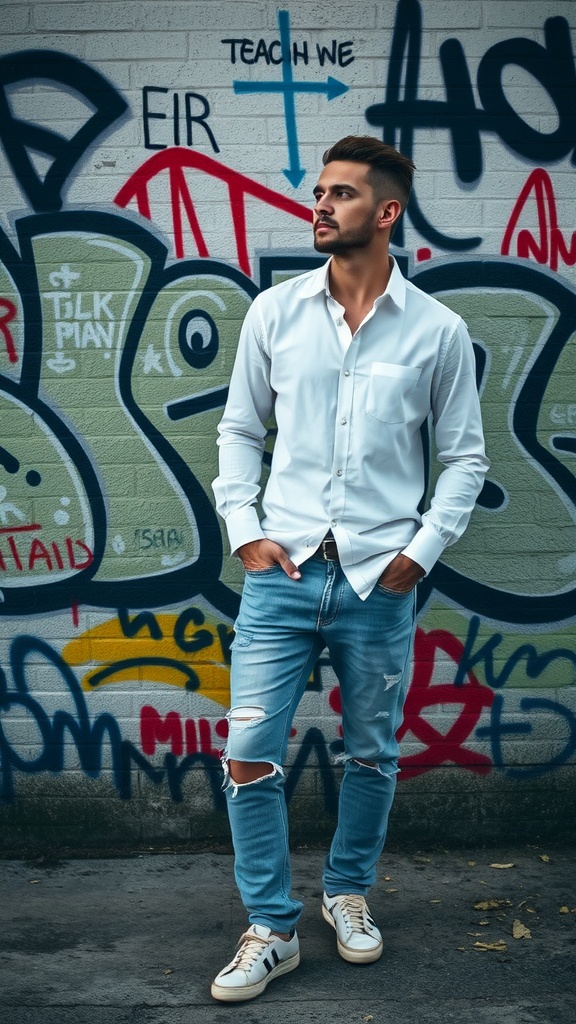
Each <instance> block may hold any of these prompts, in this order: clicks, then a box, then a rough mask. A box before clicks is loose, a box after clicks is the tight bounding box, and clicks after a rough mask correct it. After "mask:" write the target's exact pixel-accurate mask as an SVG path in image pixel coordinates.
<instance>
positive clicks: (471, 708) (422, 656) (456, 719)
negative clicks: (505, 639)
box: [329, 629, 494, 778]
mask: <svg viewBox="0 0 576 1024" xmlns="http://www.w3.org/2000/svg"><path fill="white" fill-rule="evenodd" d="M438 651H443V652H444V653H445V654H447V655H448V656H449V657H450V658H451V659H452V660H453V661H454V663H455V664H456V665H457V664H458V662H459V661H460V658H461V657H462V654H463V653H464V646H463V644H462V643H461V642H460V640H458V639H457V638H456V637H455V636H453V635H452V633H448V632H446V630H443V629H435V630H431V632H430V633H425V632H424V630H422V629H417V630H416V637H415V642H414V669H413V676H412V682H411V684H410V687H409V690H408V696H407V698H406V704H405V707H404V722H403V724H402V725H401V727H400V729H399V730H398V739H399V740H401V739H402V738H403V737H405V736H407V735H408V734H410V736H411V737H414V738H415V739H416V740H418V741H419V742H420V743H421V744H422V745H423V747H424V749H423V750H422V751H420V752H419V753H417V754H408V755H407V756H405V757H401V758H400V762H399V763H400V767H401V768H402V778H411V777H412V776H415V775H421V774H422V773H423V772H427V771H430V769H431V768H437V767H438V766H439V765H441V764H455V765H458V766H459V767H460V768H468V769H470V771H473V772H477V773H478V774H485V773H486V772H488V771H490V768H491V767H492V762H491V760H490V758H489V757H488V756H487V755H486V754H479V753H477V752H476V751H472V750H469V749H468V748H467V747H465V746H464V744H465V743H466V741H467V740H468V739H470V737H471V736H472V734H473V732H474V730H475V728H476V726H477V725H478V722H479V720H480V716H481V715H482V712H483V711H484V709H485V708H489V707H490V706H491V704H492V701H493V700H494V693H493V692H492V690H490V689H488V687H486V686H482V685H481V684H480V683H479V682H478V680H477V679H476V677H475V676H474V674H473V673H472V672H469V673H468V675H467V678H466V682H465V683H464V685H463V686H454V684H453V683H435V682H433V674H434V664H435V659H436V653H437V652H438ZM329 701H330V707H331V708H332V710H333V711H335V712H336V714H341V713H342V704H341V698H340V687H338V686H336V687H334V689H333V690H332V692H331V694H330V698H329ZM439 706H441V707H442V708H444V709H446V708H454V709H455V716H454V715H450V716H448V715H445V714H444V713H443V714H442V718H440V719H439V718H438V715H436V716H435V719H436V724H434V725H433V724H432V722H431V721H429V720H428V718H426V715H425V712H426V710H427V709H429V708H437V707H439ZM446 718H448V719H449V724H448V727H447V728H446V731H444V732H442V731H441V728H440V723H441V722H442V721H444V720H446Z"/></svg>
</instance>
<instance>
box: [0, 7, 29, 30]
mask: <svg viewBox="0 0 576 1024" xmlns="http://www.w3.org/2000/svg"><path fill="white" fill-rule="evenodd" d="M30 10H31V8H30V6H29V5H28V4H3V5H2V7H1V9H0V15H1V17H2V34H3V35H4V33H5V32H6V33H12V32H27V31H28V29H29V28H30Z"/></svg>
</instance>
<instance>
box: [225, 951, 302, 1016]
mask: <svg viewBox="0 0 576 1024" xmlns="http://www.w3.org/2000/svg"><path fill="white" fill-rule="evenodd" d="M299 963H300V950H298V952H297V953H295V954H294V956H290V957H288V959H287V960H281V961H280V963H279V964H276V967H273V968H272V970H271V971H270V973H269V974H267V975H266V977H265V978H262V981H258V982H256V983H255V984H254V985H242V986H241V987H236V988H226V986H224V985H217V984H216V982H215V981H213V982H212V987H211V989H210V992H211V994H212V997H213V999H218V1000H219V1002H223V1003H242V1002H245V1001H246V1000H247V999H255V998H256V996H259V995H262V992H263V991H264V989H265V988H266V986H267V984H268V982H269V981H274V978H279V977H280V975H281V974H288V973H289V972H290V971H294V970H296V968H297V967H298V964H299Z"/></svg>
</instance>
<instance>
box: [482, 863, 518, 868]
mask: <svg viewBox="0 0 576 1024" xmlns="http://www.w3.org/2000/svg"><path fill="white" fill-rule="evenodd" d="M488 866H489V867H491V868H515V867H516V865H515V864H489V865H488Z"/></svg>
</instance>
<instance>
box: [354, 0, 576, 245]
mask: <svg viewBox="0 0 576 1024" xmlns="http://www.w3.org/2000/svg"><path fill="white" fill-rule="evenodd" d="M421 38H422V11H421V6H420V3H419V2H418V0H400V2H399V4H398V7H397V11H396V20H395V23H394V31H393V37H392V45H391V51H390V60H389V64H388V77H387V84H386V101H385V102H384V103H377V104H374V105H373V106H371V107H368V109H367V110H366V119H367V120H368V122H369V123H370V124H373V125H378V126H381V127H382V128H383V129H384V141H385V142H388V143H390V144H391V145H396V144H398V148H399V149H400V150H401V151H402V152H403V153H405V154H406V155H407V156H412V155H413V151H414V134H415V131H416V130H421V129H431V128H434V129H438V128H445V129H447V131H448V132H449V134H450V139H451V145H452V153H453V157H454V168H455V173H456V176H457V177H458V179H459V180H460V181H461V182H463V183H465V184H466V183H472V182H475V181H477V180H478V179H479V178H480V176H481V175H482V171H483V156H482V133H484V132H490V133H493V134H495V135H498V136H499V137H500V138H501V139H502V141H503V142H504V143H505V145H506V146H508V147H509V148H510V149H511V150H512V151H513V152H515V153H517V154H518V155H519V156H522V157H525V158H527V159H529V160H533V161H535V162H550V161H553V160H560V159H562V158H563V157H565V156H568V155H569V154H570V153H571V152H572V162H573V163H574V162H576V151H575V150H574V147H575V143H576V128H575V125H574V116H573V111H574V106H575V105H576V69H575V67H574V52H573V49H572V42H571V38H570V26H569V25H568V22H567V21H566V19H565V18H560V17H556V18H549V19H547V21H546V22H545V24H544V45H541V44H540V43H536V42H535V41H533V40H529V39H523V38H514V39H508V40H503V41H502V42H500V43H496V44H494V46H491V47H490V48H489V49H488V50H487V51H486V53H485V55H484V56H483V57H482V60H481V61H480V64H479V67H478V76H477V80H478V94H479V97H480V100H481V103H482V107H481V108H477V107H476V102H475V99H474V93H473V89H472V81H471V77H470V71H469V68H468V64H467V61H466V55H465V53H464V50H463V48H462V45H461V43H460V42H459V41H458V40H457V39H448V40H446V41H445V42H444V43H442V45H441V47H440V50H439V58H440V65H441V68H442V75H443V79H444V89H445V95H446V99H445V100H422V99H419V98H418V82H419V75H420V56H421ZM509 65H513V66H516V67H519V68H523V69H524V70H525V71H527V72H528V73H529V74H531V75H532V76H533V77H534V78H535V79H536V81H537V82H539V83H540V84H541V85H542V87H543V89H544V90H545V91H546V93H547V94H548V96H549V97H550V99H551V100H552V102H553V104H554V106H555V108H556V111H557V114H558V121H559V123H558V127H557V129H556V130H555V131H554V132H551V133H544V132H541V131H538V130H537V129H535V128H533V127H531V126H530V125H529V124H527V123H526V121H524V119H523V118H522V117H521V116H520V114H518V113H517V111H515V110H514V108H513V106H512V104H511V103H510V102H509V100H508V99H507V97H506V94H505V91H504V84H503V80H502V76H503V71H504V69H505V68H506V67H507V66H509ZM398 135H399V142H398V143H397V137H398ZM408 216H409V217H410V219H411V220H412V222H413V224H414V227H415V228H416V229H417V230H418V231H419V232H420V233H421V234H422V235H423V236H424V237H425V238H427V239H428V240H429V241H430V242H432V243H434V244H436V245H439V246H441V247H443V248H445V249H449V250H452V251H457V250H460V251H461V250H462V249H465V248H466V249H470V248H474V247H476V246H478V245H479V244H480V242H481V238H476V237H474V238H465V239H456V238H450V237H448V236H446V235H444V234H442V233H441V232H439V231H438V230H437V229H436V228H435V227H433V226H432V225H431V224H430V223H429V222H428V221H427V220H426V218H425V216H424V214H423V213H422V211H421V209H420V207H419V204H418V200H417V198H416V195H415V194H414V193H413V195H412V197H411V200H410V203H409V206H408ZM396 240H397V242H398V244H399V245H401V244H402V231H401V230H400V231H398V230H397V233H396Z"/></svg>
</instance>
